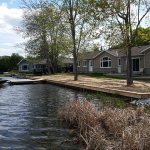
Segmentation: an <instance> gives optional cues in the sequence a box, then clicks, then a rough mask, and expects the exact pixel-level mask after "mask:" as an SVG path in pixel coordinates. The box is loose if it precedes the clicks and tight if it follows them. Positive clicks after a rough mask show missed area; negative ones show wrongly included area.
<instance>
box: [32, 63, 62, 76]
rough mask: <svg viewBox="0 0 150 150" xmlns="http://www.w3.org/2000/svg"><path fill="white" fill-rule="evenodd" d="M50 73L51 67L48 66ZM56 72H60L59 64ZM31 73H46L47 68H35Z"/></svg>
mask: <svg viewBox="0 0 150 150" xmlns="http://www.w3.org/2000/svg"><path fill="white" fill-rule="evenodd" d="M50 70H51V73H53V69H52V67H50ZM57 72H62V68H61V66H60V65H58V66H57ZM33 74H34V75H42V74H48V69H47V68H36V69H33Z"/></svg>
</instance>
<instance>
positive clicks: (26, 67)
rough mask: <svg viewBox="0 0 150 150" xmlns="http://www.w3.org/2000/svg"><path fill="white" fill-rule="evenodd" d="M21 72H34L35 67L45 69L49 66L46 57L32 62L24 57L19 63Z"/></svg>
mask: <svg viewBox="0 0 150 150" xmlns="http://www.w3.org/2000/svg"><path fill="white" fill-rule="evenodd" d="M18 65H19V72H21V73H33V70H34V69H44V68H46V67H47V65H46V59H42V60H40V61H34V63H33V62H30V61H28V59H27V58H23V59H22V60H21V61H20V62H19V63H18Z"/></svg>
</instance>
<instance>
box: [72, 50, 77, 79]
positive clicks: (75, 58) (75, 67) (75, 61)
mask: <svg viewBox="0 0 150 150" xmlns="http://www.w3.org/2000/svg"><path fill="white" fill-rule="evenodd" d="M73 71H74V81H77V80H78V71H77V55H76V53H75V54H74V62H73Z"/></svg>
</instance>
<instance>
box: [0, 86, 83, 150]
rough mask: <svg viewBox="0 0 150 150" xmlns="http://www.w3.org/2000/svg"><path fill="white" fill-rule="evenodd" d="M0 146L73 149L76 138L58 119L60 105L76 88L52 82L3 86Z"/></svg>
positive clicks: (17, 149)
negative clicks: (66, 141) (69, 141)
mask: <svg viewBox="0 0 150 150" xmlns="http://www.w3.org/2000/svg"><path fill="white" fill-rule="evenodd" d="M0 96H1V97H0V139H1V140H0V149H14V150H22V149H24V150H26V149H27V150H28V149H35V150H47V149H51V150H52V149H55V150H57V149H58V150H60V149H62V150H63V149H64V150H66V149H67V150H69V149H70V150H71V149H79V148H81V146H80V145H73V144H70V143H64V144H62V141H63V140H66V139H73V138H74V136H71V135H70V134H69V130H68V129H67V128H66V127H62V125H61V124H60V123H59V122H58V120H57V113H58V109H59V108H60V107H61V106H63V104H64V103H65V102H67V101H69V100H70V98H72V99H73V97H74V96H75V92H74V91H72V90H69V89H64V88H60V87H58V86H52V85H49V84H33V85H13V86H9V85H7V84H5V85H4V86H2V87H0Z"/></svg>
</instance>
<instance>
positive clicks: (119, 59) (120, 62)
mask: <svg viewBox="0 0 150 150" xmlns="http://www.w3.org/2000/svg"><path fill="white" fill-rule="evenodd" d="M119 60H120V64H119ZM118 66H121V58H118Z"/></svg>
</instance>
